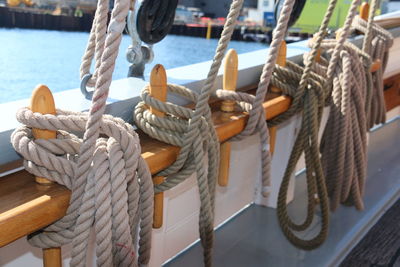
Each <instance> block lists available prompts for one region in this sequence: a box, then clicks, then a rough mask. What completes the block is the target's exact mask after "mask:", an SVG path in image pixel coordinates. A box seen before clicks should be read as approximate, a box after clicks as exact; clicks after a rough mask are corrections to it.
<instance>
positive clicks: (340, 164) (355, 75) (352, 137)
mask: <svg viewBox="0 0 400 267" xmlns="http://www.w3.org/2000/svg"><path fill="white" fill-rule="evenodd" d="M336 42H337V41H335V40H326V41H324V42H323V44H322V47H323V48H324V49H326V51H327V53H326V54H327V55H331V54H332V53H333V50H334V48H335V46H336ZM340 50H341V52H340V58H339V61H338V64H337V66H336V69H335V73H334V77H333V87H332V93H331V95H332V97H331V101H330V103H329V106H330V112H329V117H328V121H327V123H326V126H325V129H324V132H323V135H322V139H321V146H320V152H321V161H322V166H323V169H324V175H325V179H326V184H327V188H328V193H329V196H330V204H331V209H332V210H336V209H337V207H338V205H339V204H340V203H345V204H347V205H349V204H354V205H355V206H356V208H357V209H359V210H362V209H363V200H362V195H363V192H364V184H365V178H366V166H367V148H366V133H367V128H366V125H367V121H366V116H367V113H366V110H367V108H366V104H367V103H366V102H367V90H368V86H367V76H366V73H368V72H369V68H370V65H371V60H370V57H369V56H368V55H367V54H365V53H363V52H362V51H361V49H359V48H358V47H356V46H355V45H353V44H351V43H348V42H346V43H344V44H343V46H342V48H341V49H340ZM315 67H316V68H317V67H318V68H319V69H320V70H319V71H320V72H323V73H326V72H327V69H328V64H327V62H325V63H322V62H320V63H319V64H317V65H316V66H315Z"/></svg>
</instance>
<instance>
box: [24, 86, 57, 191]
mask: <svg viewBox="0 0 400 267" xmlns="http://www.w3.org/2000/svg"><path fill="white" fill-rule="evenodd" d="M30 109H31V110H32V112H38V113H41V114H53V115H55V114H56V106H55V104H54V98H53V94H52V93H51V91H50V89H49V88H48V87H47V86H45V85H42V84H41V85H38V86H37V87H36V88H35V90H33V93H32V97H31V106H30ZM32 134H33V137H34V138H35V139H53V138H56V136H57V133H56V131H49V130H42V129H35V128H33V129H32ZM35 180H36V182H37V183H39V184H52V183H53V182H52V181H50V180H48V179H46V178H43V177H35Z"/></svg>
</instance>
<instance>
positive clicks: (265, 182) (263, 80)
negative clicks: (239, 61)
mask: <svg viewBox="0 0 400 267" xmlns="http://www.w3.org/2000/svg"><path fill="white" fill-rule="evenodd" d="M294 4H295V1H294V0H285V1H284V2H283V6H282V9H281V15H280V16H279V19H278V22H277V26H276V28H275V29H274V31H273V36H272V42H271V45H270V47H269V50H268V57H267V61H266V63H265V64H264V67H263V70H262V73H261V76H260V81H259V83H258V86H257V91H256V95H255V96H253V95H250V94H248V93H244V92H234V91H228V90H222V89H219V90H217V91H216V92H215V94H216V96H217V97H218V98H220V99H222V100H230V101H235V102H237V104H238V105H239V106H240V108H241V109H242V110H243V111H245V112H248V113H249V120H248V121H247V124H246V127H245V129H244V130H243V131H242V132H241V133H240V134H238V135H236V136H234V137H233V138H231V141H240V140H242V139H243V138H246V137H248V136H251V135H254V134H257V133H258V134H259V135H260V141H261V160H262V162H261V168H262V169H261V184H262V190H261V193H262V195H263V196H264V197H267V196H268V187H269V186H270V169H271V166H270V165H271V154H270V147H269V135H268V126H267V122H266V120H265V112H264V108H263V106H262V103H263V102H264V100H265V96H266V94H267V91H268V86H269V83H270V80H271V76H272V72H273V70H274V68H275V62H276V60H277V57H278V53H279V50H280V46H281V43H282V42H283V41H284V38H285V36H286V31H287V26H288V23H289V20H290V17H291V13H292V10H293V6H294Z"/></svg>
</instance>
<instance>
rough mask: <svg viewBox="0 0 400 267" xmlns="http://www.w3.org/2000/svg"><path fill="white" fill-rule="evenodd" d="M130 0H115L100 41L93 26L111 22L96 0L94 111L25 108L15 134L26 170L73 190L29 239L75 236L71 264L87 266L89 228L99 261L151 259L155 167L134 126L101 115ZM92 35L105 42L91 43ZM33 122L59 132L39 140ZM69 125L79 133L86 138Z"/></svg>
mask: <svg viewBox="0 0 400 267" xmlns="http://www.w3.org/2000/svg"><path fill="white" fill-rule="evenodd" d="M129 2H130V1H129V0H117V2H116V4H115V8H114V9H113V12H112V14H111V20H110V24H109V31H108V32H107V34H106V35H104V36H103V37H104V42H103V41H101V40H102V35H100V36H97V34H98V33H99V32H97V31H96V28H98V27H100V26H102V25H106V21H105V22H102V23H103V24H102V23H101V22H100V21H101V19H100V17H101V16H105V17H106V16H107V13H108V11H107V8H104V6H108V2H107V1H106V0H100V1H98V9H97V10H96V17H95V19H94V25H93V27H92V29H94V30H92V31H91V34H90V37H89V45H88V46H90V44H92V45H94V47H96V46H97V47H98V48H99V49H100V48H101V49H100V50H101V53H100V52H99V53H100V54H101V56H100V57H99V58H101V62H100V63H99V65H100V66H99V68H98V71H97V74H98V79H96V80H95V82H96V83H95V91H94V94H93V101H92V106H91V108H90V110H89V113H85V112H68V111H62V110H57V113H56V114H55V115H51V114H46V115H42V114H39V113H33V112H32V111H31V110H29V109H27V108H23V109H21V110H19V111H18V113H17V119H18V121H20V122H21V123H22V124H24V125H25V126H22V127H19V128H17V129H16V130H15V131H14V133H13V134H12V136H11V142H12V145H13V146H14V148H15V150H16V151H17V152H18V153H20V154H21V155H22V156H23V157H24V166H25V168H26V169H27V171H29V172H31V173H32V174H34V175H36V176H40V177H46V178H49V179H51V180H52V181H55V182H57V183H59V184H62V185H65V186H66V187H67V188H68V189H70V190H71V191H72V194H71V199H70V205H69V207H68V210H67V214H66V216H65V217H63V218H62V219H60V220H58V221H57V222H55V223H54V224H52V225H50V226H48V227H46V228H44V229H43V230H41V231H40V232H39V233H35V234H33V235H30V236H29V242H30V243H31V244H33V245H34V246H37V247H41V248H49V247H59V246H61V245H64V244H68V243H72V253H71V255H72V259H71V262H70V264H71V266H85V263H86V257H87V255H88V253H87V250H88V241H89V234H90V232H91V229H92V228H94V229H95V231H96V256H97V265H98V266H112V265H113V264H115V265H123V266H138V265H146V264H148V262H149V259H150V251H151V233H152V220H153V198H154V191H153V183H152V180H151V174H150V171H149V169H148V166H147V165H146V162H145V161H144V159H143V158H142V157H141V152H140V143H139V140H138V136H137V134H136V133H135V131H134V129H133V127H132V126H131V125H129V124H127V123H125V122H124V121H123V120H121V119H118V118H114V117H112V116H110V115H103V113H104V111H105V102H106V99H107V95H108V91H109V86H110V84H111V79H112V72H113V69H114V66H115V60H116V57H117V54H118V46H119V44H120V42H121V37H122V31H123V28H124V26H125V19H126V16H127V13H128V10H129ZM100 11H101V12H100ZM102 12H103V13H102ZM99 16H100V17H99ZM99 23H100V24H101V25H99ZM100 33H101V31H100ZM93 40H96V42H101V43H103V44H104V47H102V46H101V45H100V46H99V45H98V43H96V44H94V43H91V41H93ZM90 51H92V52H90ZM89 52H90V53H89V54H91V56H93V55H94V54H96V53H95V51H94V50H91V49H89ZM97 52H98V51H97ZM91 56H90V55H89V57H88V58H90V57H91ZM83 65H85V64H83ZM110 70H111V71H110ZM95 73H96V72H95ZM31 127H32V128H40V129H47V130H50V131H57V138H56V139H49V140H44V139H37V140H34V139H33V138H32V133H31V129H30V128H31ZM71 132H74V133H76V132H78V133H80V134H82V136H83V139H81V138H80V137H78V136H76V135H74V134H72V133H71ZM100 134H101V136H102V137H99V136H100ZM80 136H81V135H80ZM105 136H107V137H105Z"/></svg>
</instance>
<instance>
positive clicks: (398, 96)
mask: <svg viewBox="0 0 400 267" xmlns="http://www.w3.org/2000/svg"><path fill="white" fill-rule="evenodd" d="M385 99H386V105H387V110H388V111H389V110H391V109H392V108H394V107H396V106H398V105H400V74H398V75H395V76H392V77H390V78H388V79H386V80H385ZM290 102H291V100H290V98H289V97H286V96H279V95H277V94H268V96H267V99H266V101H265V102H264V104H263V106H264V108H265V110H266V111H267V112H266V118H267V119H271V118H273V117H275V116H277V115H279V114H281V113H283V112H284V111H286V110H287V109H288V108H289V106H290ZM211 106H212V110H213V120H214V124H215V127H216V130H217V133H218V137H219V139H220V141H221V142H223V141H225V140H227V139H229V138H230V137H232V136H234V135H236V134H238V133H240V132H241V131H242V130H243V129H244V127H245V125H246V121H247V119H248V114H246V113H243V112H239V111H235V112H232V114H231V116H230V118H229V120H227V119H226V115H225V114H222V112H221V111H220V110H219V103H217V102H215V103H213V104H211ZM222 118H223V119H222ZM139 135H140V139H141V145H142V156H143V157H144V159H145V160H146V162H147V164H148V165H149V167H150V170H151V173H152V174H155V173H157V172H159V171H161V170H162V169H164V168H166V167H167V166H169V165H170V164H171V163H173V162H174V161H175V159H176V156H177V155H178V152H179V148H178V147H174V146H171V145H168V144H165V143H162V142H159V141H156V140H154V139H151V138H149V137H148V136H146V135H145V134H143V133H141V132H140V131H139ZM14 166H15V164H14ZM69 198H70V191H69V190H67V189H66V188H65V187H64V186H61V185H58V184H51V185H46V186H43V185H39V184H37V183H35V179H34V177H33V176H32V175H31V174H29V173H28V172H26V171H25V170H23V171H19V172H16V173H13V174H10V175H7V176H5V177H2V178H0V247H2V246H5V245H7V244H8V243H10V242H13V241H15V240H16V239H18V238H21V237H23V236H26V235H28V234H30V233H33V232H35V231H37V230H39V229H41V228H43V227H45V226H47V225H49V224H51V223H53V222H54V221H56V220H58V219H60V218H62V217H63V216H64V214H65V212H66V210H67V207H68V203H69Z"/></svg>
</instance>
